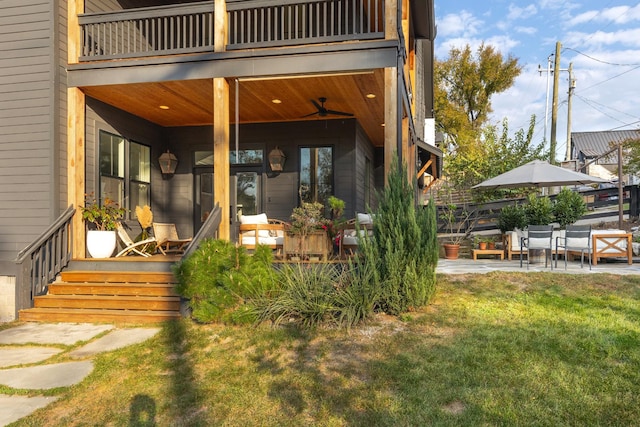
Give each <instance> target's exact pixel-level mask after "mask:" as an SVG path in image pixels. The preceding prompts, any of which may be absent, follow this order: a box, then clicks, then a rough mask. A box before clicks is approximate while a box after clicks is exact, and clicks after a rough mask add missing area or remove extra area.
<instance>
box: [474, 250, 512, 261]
mask: <svg viewBox="0 0 640 427" xmlns="http://www.w3.org/2000/svg"><path fill="white" fill-rule="evenodd" d="M471 254H472V255H473V260H474V261H476V260H477V259H478V255H498V256H499V257H500V259H501V260H504V250H503V249H472V250H471Z"/></svg>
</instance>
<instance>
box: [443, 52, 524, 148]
mask: <svg viewBox="0 0 640 427" xmlns="http://www.w3.org/2000/svg"><path fill="white" fill-rule="evenodd" d="M521 71H522V67H521V66H520V65H518V60H517V59H516V58H514V57H512V56H511V55H509V56H508V57H507V59H504V58H503V56H502V54H501V53H500V52H498V51H497V50H496V49H495V48H493V47H492V46H488V45H485V44H484V43H483V44H481V45H480V47H479V48H478V50H477V52H476V54H475V55H474V54H473V53H472V51H471V47H470V46H469V45H466V46H465V47H464V48H463V49H457V48H452V49H451V50H450V51H449V58H448V59H446V60H444V61H438V60H436V62H435V64H434V79H435V82H434V86H435V88H434V89H435V94H434V102H435V117H436V123H437V125H438V127H439V129H440V130H441V131H442V132H443V133H444V134H445V135H446V136H447V138H448V142H449V143H451V144H452V145H454V146H455V147H456V148H457V149H458V150H460V151H463V152H465V151H469V150H473V148H474V147H477V145H478V144H477V139H478V136H479V135H480V131H481V129H482V126H483V125H484V124H485V123H486V121H487V119H488V116H489V114H490V113H491V112H492V111H493V110H492V108H491V96H493V95H494V94H496V93H500V92H504V91H505V90H507V89H509V88H510V87H511V86H512V85H513V83H514V81H515V79H516V77H517V76H518V75H519V74H520V72H521Z"/></svg>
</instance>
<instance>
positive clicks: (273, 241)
mask: <svg viewBox="0 0 640 427" xmlns="http://www.w3.org/2000/svg"><path fill="white" fill-rule="evenodd" d="M283 242H284V239H282V240H281V242H280V243H279V244H282V243H283ZM242 244H243V245H255V244H256V239H255V237H253V236H246V235H243V236H242ZM258 244H259V245H269V246H272V245H278V237H269V236H266V237H263V236H260V237H258Z"/></svg>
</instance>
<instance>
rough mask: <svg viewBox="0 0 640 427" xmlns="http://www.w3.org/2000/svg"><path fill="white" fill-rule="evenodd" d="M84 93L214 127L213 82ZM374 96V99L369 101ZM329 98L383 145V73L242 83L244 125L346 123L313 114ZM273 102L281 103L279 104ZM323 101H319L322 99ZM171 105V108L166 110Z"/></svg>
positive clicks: (150, 115) (153, 116)
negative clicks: (307, 122)
mask: <svg viewBox="0 0 640 427" xmlns="http://www.w3.org/2000/svg"><path fill="white" fill-rule="evenodd" d="M82 89H83V91H84V92H85V94H87V95H88V96H91V97H93V98H96V99H98V100H100V101H102V102H105V103H107V104H110V105H113V106H115V107H117V108H120V109H123V110H125V111H128V112H129V113H131V114H134V115H136V116H139V117H142V118H144V119H146V120H149V121H151V122H153V123H156V124H158V125H160V126H165V127H174V126H201V125H211V124H212V118H213V84H212V81H211V80H183V81H172V82H162V83H140V84H127V85H105V86H91V87H84V88H82ZM368 94H374V95H375V98H369V97H367V95H368ZM320 97H325V98H327V101H326V103H325V107H326V108H327V109H330V110H336V111H344V112H349V113H353V115H354V117H355V118H356V119H357V120H358V122H359V123H360V125H361V126H362V127H363V129H364V130H365V132H366V133H367V135H368V136H369V138H370V139H371V142H372V143H373V144H374V145H375V146H383V145H384V127H383V126H382V124H383V122H384V72H383V71H382V70H375V71H371V72H366V73H357V74H341V75H323V76H299V77H298V76H295V77H290V76H289V77H283V78H270V79H264V80H259V79H252V80H241V81H240V82H239V105H240V111H239V117H240V120H239V121H240V123H266V122H286V121H300V120H332V119H344V118H345V117H344V116H336V115H328V116H326V117H320V116H319V115H317V114H316V115H313V116H310V117H303V116H305V115H308V114H311V113H314V112H315V111H316V107H315V106H314V105H313V103H312V102H311V100H312V99H314V100H316V101H317V100H318V98H320ZM274 99H278V100H280V101H281V103H279V104H276V103H274V102H273V100H274ZM229 102H230V105H229V111H230V113H229V114H230V121H231V123H235V82H234V81H230V83H229ZM317 102H318V103H319V101H317ZM160 106H167V107H169V108H168V109H161V108H160Z"/></svg>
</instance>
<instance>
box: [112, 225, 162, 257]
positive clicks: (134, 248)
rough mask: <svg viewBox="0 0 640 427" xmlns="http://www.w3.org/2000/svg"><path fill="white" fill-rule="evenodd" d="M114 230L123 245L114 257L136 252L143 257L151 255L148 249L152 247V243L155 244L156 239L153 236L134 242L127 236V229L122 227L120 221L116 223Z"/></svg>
mask: <svg viewBox="0 0 640 427" xmlns="http://www.w3.org/2000/svg"><path fill="white" fill-rule="evenodd" d="M116 231H117V234H118V237H119V238H120V241H121V242H122V244H123V245H124V249H123V250H121V251H120V252H118V254H117V255H116V258H117V257H121V256H125V255H129V254H131V253H134V254H138V255H140V256H143V257H150V256H151V254H150V253H149V252H148V251H149V250H150V249H151V248H152V247H153V245H155V244H156V239H155V238H154V237H150V238H148V239H144V240H141V241H139V242H134V241H133V240H131V237H129V233H127V230H125V229H124V227H123V226H122V223H120V222H119V223H117V224H116Z"/></svg>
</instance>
